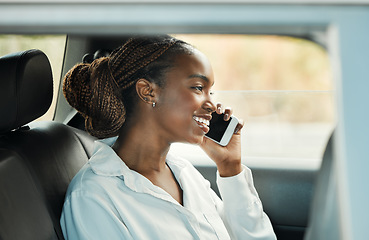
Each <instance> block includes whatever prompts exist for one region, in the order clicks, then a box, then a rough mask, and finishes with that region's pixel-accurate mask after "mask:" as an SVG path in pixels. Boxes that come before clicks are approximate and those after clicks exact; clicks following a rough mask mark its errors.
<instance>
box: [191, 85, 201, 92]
mask: <svg viewBox="0 0 369 240" xmlns="http://www.w3.org/2000/svg"><path fill="white" fill-rule="evenodd" d="M192 88H193V89H195V90H198V91H200V92H202V91H203V89H204V87H203V86H195V87H192Z"/></svg>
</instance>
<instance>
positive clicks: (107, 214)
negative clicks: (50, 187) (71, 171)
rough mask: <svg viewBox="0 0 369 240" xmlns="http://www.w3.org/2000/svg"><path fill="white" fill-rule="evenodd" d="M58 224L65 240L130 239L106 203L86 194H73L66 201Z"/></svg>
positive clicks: (117, 216) (101, 198)
mask: <svg viewBox="0 0 369 240" xmlns="http://www.w3.org/2000/svg"><path fill="white" fill-rule="evenodd" d="M60 224H61V226H62V230H63V235H64V237H65V239H66V240H68V239H71V240H73V239H80V240H82V239H86V240H87V239H88V240H94V239H96V240H98V239H99V240H100V239H111V240H118V239H132V237H131V235H130V234H129V232H128V229H127V228H126V226H125V225H124V223H123V222H122V221H121V220H120V219H119V215H118V214H116V212H114V210H113V209H111V208H110V207H109V204H108V201H107V200H106V199H104V198H103V197H100V196H97V195H90V194H88V193H86V194H82V193H81V192H74V193H72V194H71V195H70V196H69V197H68V198H67V199H66V201H65V202H64V207H63V212H62V216H61V219H60Z"/></svg>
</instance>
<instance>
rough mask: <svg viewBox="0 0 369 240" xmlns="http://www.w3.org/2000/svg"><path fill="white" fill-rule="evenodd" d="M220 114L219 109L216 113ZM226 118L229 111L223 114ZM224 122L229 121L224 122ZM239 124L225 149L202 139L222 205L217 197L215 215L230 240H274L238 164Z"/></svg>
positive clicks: (248, 179)
mask: <svg viewBox="0 0 369 240" xmlns="http://www.w3.org/2000/svg"><path fill="white" fill-rule="evenodd" d="M221 112H222V110H221V105H220V104H218V106H217V113H218V114H220V113H221ZM225 113H226V116H230V115H231V114H232V111H231V110H230V109H226V110H225ZM225 120H229V117H228V119H225ZM242 127H243V124H242V123H240V124H239V125H238V126H237V127H236V130H235V133H234V134H233V136H232V139H231V141H230V142H229V144H228V145H227V146H225V147H222V146H220V145H218V144H216V143H215V142H213V141H211V140H209V139H207V138H204V140H203V142H202V144H201V147H202V149H203V150H204V151H205V152H206V153H207V154H208V155H209V157H210V158H211V159H212V160H213V161H214V162H215V163H216V165H217V168H218V172H217V184H218V187H219V191H220V194H221V196H222V199H223V202H222V201H221V200H220V199H219V198H218V197H217V196H214V195H215V193H213V196H214V197H213V198H214V200H215V202H216V205H217V209H218V212H219V214H220V216H221V217H222V219H223V221H224V223H225V225H226V227H227V230H228V232H229V234H230V235H231V237H232V239H255V240H256V239H258V240H261V239H265V240H266V239H276V236H275V234H274V231H273V227H272V225H271V222H270V220H269V218H268V216H267V215H266V214H265V213H264V211H263V207H262V203H261V201H260V199H259V196H258V194H257V192H256V189H255V187H254V183H253V179H252V174H251V171H250V169H248V168H247V167H246V166H243V165H242V164H241V134H240V130H241V129H242Z"/></svg>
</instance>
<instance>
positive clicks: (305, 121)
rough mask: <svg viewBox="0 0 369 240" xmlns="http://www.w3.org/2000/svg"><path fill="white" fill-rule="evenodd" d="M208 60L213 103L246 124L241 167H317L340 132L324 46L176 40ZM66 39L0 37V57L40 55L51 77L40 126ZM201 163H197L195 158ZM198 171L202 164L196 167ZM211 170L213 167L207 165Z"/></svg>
mask: <svg viewBox="0 0 369 240" xmlns="http://www.w3.org/2000/svg"><path fill="white" fill-rule="evenodd" d="M174 36H175V37H177V38H179V39H182V40H184V41H186V42H188V43H191V44H192V45H194V46H195V47H196V48H198V49H199V50H200V51H202V52H203V53H205V55H207V56H208V58H209V59H210V62H211V63H212V66H213V70H214V73H215V85H214V87H213V90H214V92H215V94H214V100H215V101H219V102H222V103H223V104H224V105H226V106H231V107H232V108H233V109H234V115H235V116H237V117H238V118H239V119H243V120H244V122H245V127H244V129H243V130H242V141H243V147H242V157H243V161H245V162H246V163H249V164H251V165H252V162H253V161H257V159H258V158H263V162H266V163H268V161H265V159H270V162H274V163H275V162H278V161H277V160H282V158H283V161H286V159H287V160H288V159H290V160H291V162H292V163H294V164H303V163H304V162H305V161H309V162H311V161H315V162H316V164H317V165H318V164H319V163H320V159H321V156H322V153H323V150H324V148H325V144H326V141H327V139H328V137H329V136H330V133H331V131H332V130H333V128H334V126H335V113H334V106H333V95H334V89H333V86H332V74H331V67H330V62H329V55H328V53H327V52H326V50H325V49H324V48H323V47H321V46H320V45H318V44H316V43H314V42H311V41H309V40H305V39H298V38H293V37H288V36H261V35H260V36H258V35H216V34H204V35H203V34H193V35H192V34H174ZM65 42H66V36H65V35H27V36H26V35H0V55H1V56H2V55H5V54H8V53H11V52H17V51H21V50H25V49H31V48H37V49H41V50H42V51H44V52H45V53H46V55H47V56H48V57H49V59H50V62H51V64H52V69H53V74H54V100H53V104H52V107H51V108H50V110H49V111H48V112H47V113H46V114H45V115H44V116H43V117H42V118H41V119H40V120H51V119H52V118H53V115H54V110H55V103H56V98H57V93H58V91H57V89H58V88H59V83H60V78H61V77H62V76H61V69H62V64H63V56H64V49H65ZM172 151H176V153H177V154H180V155H186V156H187V158H188V156H189V155H192V156H191V159H194V161H197V160H196V159H198V157H199V156H202V155H203V152H202V151H201V150H200V149H199V148H198V147H196V146H192V145H188V144H174V145H173V146H172ZM196 156H197V157H196ZM197 164H199V163H198V162H197ZM206 164H208V162H207V163H206Z"/></svg>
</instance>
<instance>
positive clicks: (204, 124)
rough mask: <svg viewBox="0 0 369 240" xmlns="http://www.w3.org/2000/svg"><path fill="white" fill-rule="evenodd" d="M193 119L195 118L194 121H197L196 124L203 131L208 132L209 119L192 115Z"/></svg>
mask: <svg viewBox="0 0 369 240" xmlns="http://www.w3.org/2000/svg"><path fill="white" fill-rule="evenodd" d="M193 120H195V122H196V123H197V125H198V126H199V127H200V128H201V129H202V130H203V131H204V132H205V133H207V132H209V124H210V121H209V120H206V119H205V118H201V117H196V116H193Z"/></svg>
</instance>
